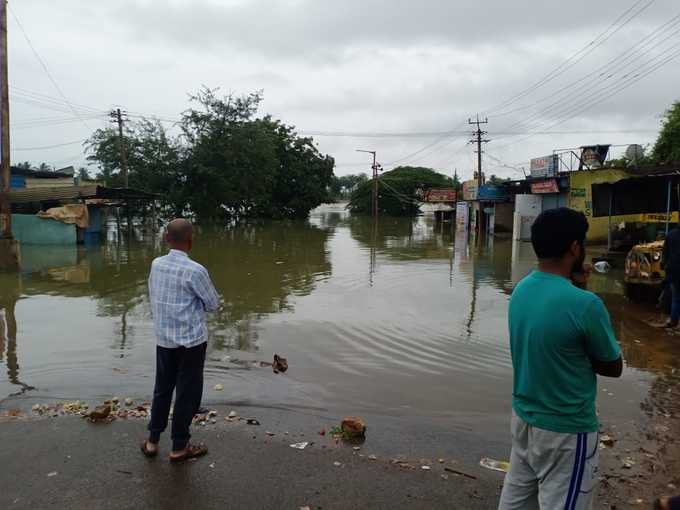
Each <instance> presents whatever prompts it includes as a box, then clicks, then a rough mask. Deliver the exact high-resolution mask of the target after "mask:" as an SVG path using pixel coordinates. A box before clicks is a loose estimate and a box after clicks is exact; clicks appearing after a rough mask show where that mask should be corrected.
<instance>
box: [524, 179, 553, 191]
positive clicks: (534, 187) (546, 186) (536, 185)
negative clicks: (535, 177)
mask: <svg viewBox="0 0 680 510" xmlns="http://www.w3.org/2000/svg"><path fill="white" fill-rule="evenodd" d="M531 192H532V193H559V192H560V188H559V186H558V185H557V180H555V179H549V180H547V181H539V182H532V183H531Z"/></svg>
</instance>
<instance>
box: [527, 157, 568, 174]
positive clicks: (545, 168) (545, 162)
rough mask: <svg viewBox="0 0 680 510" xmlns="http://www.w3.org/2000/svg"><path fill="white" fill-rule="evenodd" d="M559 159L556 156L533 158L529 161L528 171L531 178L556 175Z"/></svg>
mask: <svg viewBox="0 0 680 510" xmlns="http://www.w3.org/2000/svg"><path fill="white" fill-rule="evenodd" d="M559 165H560V158H559V156H558V155H557V154H553V155H551V156H544V157H542V158H534V159H532V160H531V164H530V168H529V171H530V173H531V176H532V177H553V176H555V175H557V169H558V167H559Z"/></svg>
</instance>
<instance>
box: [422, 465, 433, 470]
mask: <svg viewBox="0 0 680 510" xmlns="http://www.w3.org/2000/svg"><path fill="white" fill-rule="evenodd" d="M420 469H422V470H423V471H430V470H431V469H432V466H420Z"/></svg>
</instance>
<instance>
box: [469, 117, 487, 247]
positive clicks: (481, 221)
mask: <svg viewBox="0 0 680 510" xmlns="http://www.w3.org/2000/svg"><path fill="white" fill-rule="evenodd" d="M488 123H489V119H486V118H485V119H484V120H479V115H477V120H472V119H468V124H470V125H476V126H477V130H476V131H473V133H472V136H473V137H474V138H473V139H472V140H470V143H476V144H477V151H476V152H477V206H478V211H479V216H478V221H477V222H476V223H477V230H478V231H479V233H480V234H481V233H482V232H484V231H485V230H486V218H485V215H484V208H483V207H482V203H481V202H480V201H479V194H480V193H481V191H482V186H483V185H484V174H483V173H482V144H483V143H489V142H490V140H487V139H485V138H484V135H486V134H487V132H486V131H482V128H481V127H480V126H481V124H488Z"/></svg>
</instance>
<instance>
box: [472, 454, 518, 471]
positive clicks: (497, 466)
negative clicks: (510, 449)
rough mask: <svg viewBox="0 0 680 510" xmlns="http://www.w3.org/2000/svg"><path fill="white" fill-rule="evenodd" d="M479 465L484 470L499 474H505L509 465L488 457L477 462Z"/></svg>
mask: <svg viewBox="0 0 680 510" xmlns="http://www.w3.org/2000/svg"><path fill="white" fill-rule="evenodd" d="M479 465H480V466H482V467H483V468H486V469H491V470H492V471H500V472H501V473H507V472H508V469H510V463H509V462H507V461H504V460H494V459H490V458H488V457H484V458H483V459H482V460H480V461H479Z"/></svg>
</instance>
